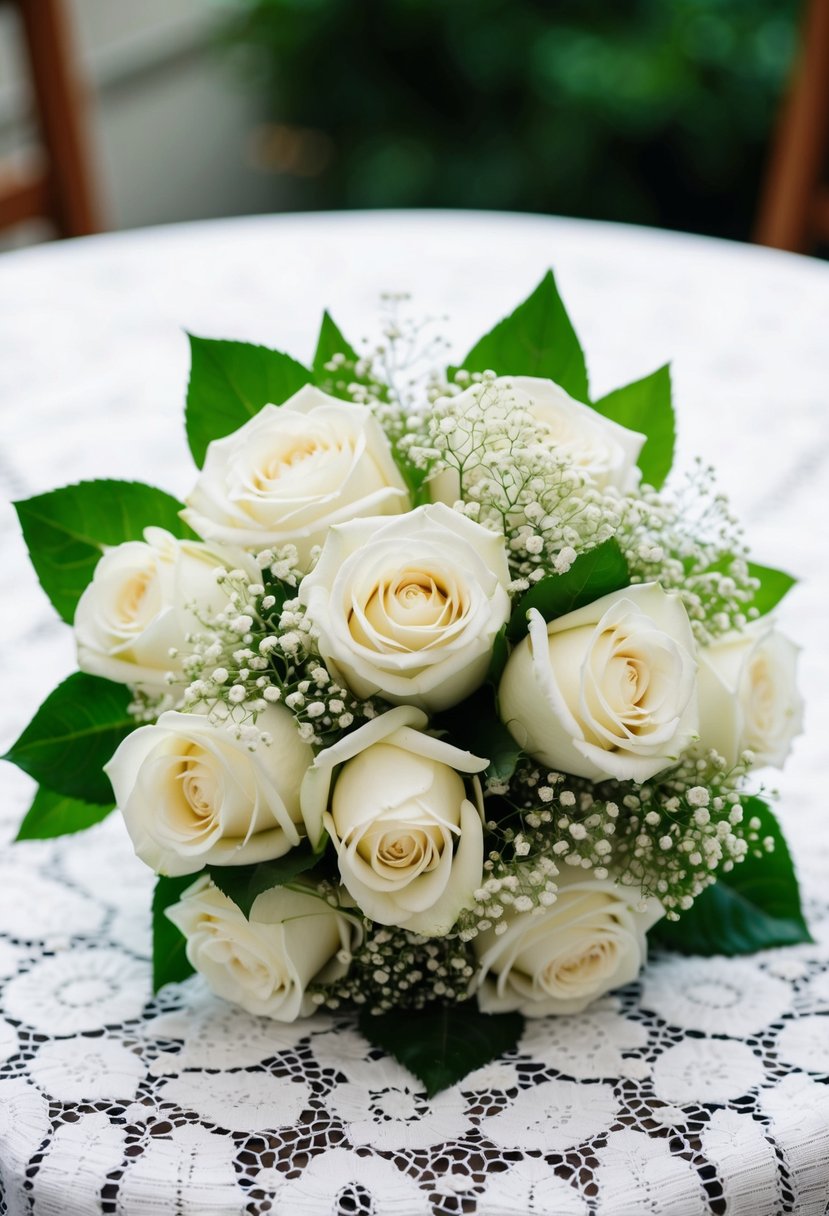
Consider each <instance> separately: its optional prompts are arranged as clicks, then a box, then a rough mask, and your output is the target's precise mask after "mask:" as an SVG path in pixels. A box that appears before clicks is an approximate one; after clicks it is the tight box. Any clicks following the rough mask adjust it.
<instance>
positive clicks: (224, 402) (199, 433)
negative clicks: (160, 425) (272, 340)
mask: <svg viewBox="0 0 829 1216" xmlns="http://www.w3.org/2000/svg"><path fill="white" fill-rule="evenodd" d="M188 337H189V339H190V358H191V363H190V383H189V384H188V386H187V406H186V410H185V422H186V426H187V441H188V443H189V444H190V451H191V452H192V453H193V459H194V460H195V462H196V464H197V465H198V466H199V468H201V466H202V464H203V463H204V456H205V452H206V451H207V445H208V443H210V441H211V440H213V439H221V438H223V436H225V435H229V434H231V432H232V431H237V430H238V429H239V427H240V426H243V425H244V423H246V422H247V421H248V419H250V418H253V416H254V415H255V414H258V413H259V411H260V410H261V409H262V407H263V405H281V404H282V402H283V401H287V400H288V398H289V397H292V396H293V395H294V393H295V392H297V391H298V390H299V389H301V388H302V386H303V385H304V384H308V382H309V381H310V379H311V373H310V372H309V370H308V368H307V367H303V366H302V364H301V363H297V361H296V359H292V358H291V356H290V355H285V354H283V353H282V352H281V351H278V350H271V349H270V348H269V347H267V346H255V345H253V344H252V343H250V342H225V341H222V340H217V339H213V338H197V337H196V336H195V335H194V334H189V335H188Z"/></svg>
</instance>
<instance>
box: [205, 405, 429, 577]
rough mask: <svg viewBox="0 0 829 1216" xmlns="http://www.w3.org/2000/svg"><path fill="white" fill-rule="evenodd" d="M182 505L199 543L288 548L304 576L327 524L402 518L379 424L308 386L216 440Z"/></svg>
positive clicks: (402, 504) (398, 480)
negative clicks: (292, 547)
mask: <svg viewBox="0 0 829 1216" xmlns="http://www.w3.org/2000/svg"><path fill="white" fill-rule="evenodd" d="M186 501H187V510H186V511H183V512H182V518H183V519H185V520H186V521H187V523H189V524H190V526H191V527H192V528H193V529H195V531H196V532H198V534H199V535H200V536H203V537H204V538H205V539H206V540H214V541H222V542H225V543H227V544H234V545H240V546H242V547H243V548H248V549H257V550H258V549H264V548H266V547H271V548H279V547H281V546H283V545H287V544H293V545H296V548H297V550H298V552H299V557H300V563H301V564H303V565H305V566H306V567H307V564H308V561H309V558H310V553H311V549H312V547H313V546H314V545H321V544H322V543H323V541H324V540H325V537H326V534H327V532H328V529H329V528H330V527H331V526H332V524H338V523H343V522H344V521H345V520H348V519H354V518H355V517H356V516H364V515H396V514H398V513H400V512H401V511H406V510H408V508H409V495H408V493H407V491H406V487H405V485H404V482H403V478H402V477H401V475H400V472H399V470H398V468H397V466H396V465H395V463H394V460H393V459H392V454H391V448H390V447H389V443H388V440H387V439H386V437H385V435H384V434H383V431H382V429H381V427H380V424H379V422H378V421H377V419H376V418H374V416H373V415H372V414H371V412H370V411H369V410H367V409H366V408H365V406H362V405H351V404H349V403H348V402H347V401H339V400H337V399H336V398H334V397H329V396H328V395H327V394H326V393H322V392H320V390H319V389H316V388H312V387H311V386H310V385H306V386H305V387H304V388H301V389H300V390H299V392H298V393H294V395H293V397H291V398H289V400H288V401H286V402H285V404H284V405H281V406H275V405H266V406H265V407H264V408H263V409H261V410H260V411H259V413H258V414H256V415H255V416H254V417H253V418H251V419H250V421H249V422H246V423H245V424H244V426H242V427H240V428H239V430H238V431H234V432H233V434H232V435H227V436H225V438H223V439H214V440H213V442H212V443H210V444H209V445H208V448H207V456H206V458H205V462H204V468H203V470H202V472H201V475H200V477H199V479H198V481H197V482H196V484H195V486H194V487H193V489H192V491H191V492H190V494H189V496H188V498H187V500H186Z"/></svg>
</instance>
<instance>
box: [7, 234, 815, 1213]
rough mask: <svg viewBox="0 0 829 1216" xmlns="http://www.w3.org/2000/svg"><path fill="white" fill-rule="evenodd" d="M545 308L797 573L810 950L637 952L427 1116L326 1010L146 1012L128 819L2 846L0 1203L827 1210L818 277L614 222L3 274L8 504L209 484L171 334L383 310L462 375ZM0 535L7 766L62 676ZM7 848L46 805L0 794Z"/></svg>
mask: <svg viewBox="0 0 829 1216" xmlns="http://www.w3.org/2000/svg"><path fill="white" fill-rule="evenodd" d="M550 265H551V266H553V267H554V268H555V270H556V273H557V276H558V279H559V283H560V286H561V289H562V292H563V294H564V296H565V299H566V301H567V303H568V306H569V307H570V309H571V312H572V315H573V317H574V320H575V322H576V325H577V328H578V330H579V332H580V334H581V337H582V340H583V343H584V345H585V348H586V351H587V354H588V360H589V365H590V368H591V372H592V378H593V386H594V390H595V391H596V392H597V393H601V392H604V391H607V390H609V389H610V388H612V387H615V386H616V385H618V384H621V383H624V382H626V381H627V380H630V379H633V378H635V377H637V376H638V375H641V374H644V373H646V372H648V371H650V370H652V369H653V368H654V367H656V366H658V365H659V364H661V363H663V362H665V361H667V360H669V359H670V360H673V367H674V374H675V384H676V403H677V407H678V410H679V427H680V452H681V459H682V460H683V461H685V462H687V460H688V458H689V457H690V456H691V455H693V454H695V453H700V454H701V455H703V456H704V457H707V458H709V459H711V460H713V461H715V462H716V463H717V465H718V466H719V470H720V474H721V481H722V484H723V486H724V487H725V488H726V489H727V490H728V491H729V492H730V493H731V495H732V498H733V501H734V504H735V506H736V507H737V508H738V510H739V511H740V513H741V514H742V516H743V518H744V519H745V522H746V525H747V528H748V535H749V539H750V541H751V543H752V546H753V548H754V552H755V554H756V556H757V558H758V560H760V561H766V562H768V563H770V564H775V563H776V564H779V565H782V566H785V567H787V568H788V569H790V570H791V571H792V572H793V573H795V574H796V575H798V576H800V577H801V578H802V579H803V580H804V581H803V582H802V583H801V584H800V585H799V586H798V587H797V588H796V589H795V591H794V592H793V593H792V594H791V596H790V597H789V599H788V601H787V602H786V604H785V605H784V607H783V609H782V611H781V613H780V618H781V621H782V623H783V625H784V627H785V628H786V629H787V630H788V631H789V632H790V633H791V634H792V635H793V636H794V637H795V638H796V639H797V640H798V642H800V643H801V644H802V645H803V647H804V648H805V654H804V661H803V664H802V684H803V689H804V692H805V694H806V697H807V702H808V713H807V730H806V734H805V736H804V737H803V738H802V739H801V740H799V741H798V743H797V745H796V748H795V751H794V754H793V756H792V758H791V761H790V764H789V767H788V768H787V770H786V773H785V774H784V775H783V776H782V777H781V778H777V777H776V775H771V778H770V781H771V783H772V784H774V785H777V786H778V787H779V788H780V791H781V794H780V799H779V804H778V805H779V807H780V813H781V818H782V820H783V822H784V825H785V828H786V830H787V832H788V834H789V837H790V839H791V841H792V844H793V847H794V851H795V856H796V858H797V861H798V865H799V869H800V874H801V879H802V882H803V885H804V890H805V894H806V897H807V911H808V913H809V917H810V921H811V925H812V929H813V932H814V936H815V944H814V945H804V946H800V947H796V948H794V949H790V950H785V951H770V952H767V953H765V954H762V955H757V956H755V957H752V958H746V959H739V960H724V959H715V960H704V961H701V960H693V959H680V958H676V957H670V956H664V957H661V958H655V959H654V960H653V961H652V963H651V965H650V966H649V968H648V970H647V972H646V973H645V975H644V977H643V979H642V981H641V983H639V984H634V985H631V986H630V987H629V988H627V989H625V990H624V991H623V992H621V993H619V994H617V995H616V996H614V997H611V998H609V999H607V1000H605V1001H603V1002H602V1003H601V1004H600V1005H598V1006H596V1007H594V1008H593V1009H592V1010H591V1011H590V1012H589V1013H588V1014H586V1015H583V1016H580V1017H575V1018H572V1019H558V1020H555V1019H549V1020H544V1021H538V1022H532V1023H530V1024H529V1025H528V1029H527V1032H526V1035H525V1037H524V1039H523V1041H522V1042H521V1044H520V1046H519V1049H518V1051H517V1052H516V1053H512V1054H510V1055H509V1056H507V1057H505V1058H504V1059H503V1060H501V1061H499V1062H496V1063H493V1064H491V1065H489V1066H488V1067H486V1068H484V1069H482V1070H480V1072H479V1073H478V1074H475V1075H474V1076H472V1077H470V1078H467V1080H466V1081H465V1082H464V1083H463V1084H462V1085H460V1086H457V1087H455V1088H454V1089H452V1090H449V1091H448V1092H446V1093H444V1094H441V1095H439V1096H438V1097H437V1098H436V1099H434V1100H433V1101H432V1102H427V1101H426V1100H425V1098H424V1097H423V1095H422V1094H421V1093H420V1092H419V1090H418V1086H417V1084H416V1083H415V1082H414V1080H413V1078H411V1077H410V1076H409V1075H408V1074H406V1073H405V1071H404V1070H403V1069H401V1068H400V1067H399V1066H398V1065H396V1064H395V1063H394V1062H393V1061H391V1060H390V1059H388V1058H386V1057H382V1056H381V1055H380V1053H377V1052H371V1051H370V1050H369V1048H368V1045H367V1044H366V1043H365V1042H364V1040H363V1039H362V1038H361V1037H360V1036H359V1034H358V1033H356V1032H355V1030H354V1029H353V1028H352V1024H351V1022H350V1020H349V1019H348V1018H347V1017H345V1018H343V1019H339V1020H333V1019H332V1018H330V1017H325V1016H319V1017H317V1018H316V1019H313V1020H312V1021H310V1022H308V1023H304V1024H301V1025H294V1026H281V1025H278V1024H274V1023H268V1022H265V1021H260V1020H257V1019H254V1018H251V1017H249V1016H248V1015H246V1014H244V1013H240V1012H236V1011H234V1010H232V1009H230V1008H229V1007H227V1006H225V1005H223V1004H222V1003H221V1002H219V1001H217V1000H215V999H213V998H211V997H210V996H209V995H208V994H207V993H206V992H205V991H204V989H203V988H202V987H201V985H200V983H199V982H198V981H196V980H193V981H190V982H188V983H187V984H186V985H183V986H181V987H170V988H168V989H166V990H164V992H163V993H162V994H161V995H160V996H159V998H157V999H156V1000H151V998H150V989H149V964H148V948H149V930H148V926H149V916H148V904H149V894H150V890H151V886H152V881H151V876H150V875H149V874H148V873H147V872H146V871H145V869H144V868H143V867H142V866H141V864H140V863H139V862H138V861H136V860H135V859H134V858H133V857H132V856H131V853H130V850H129V846H128V842H127V839H126V835H125V833H124V832H123V829H122V827H121V825H120V823H119V822H118V820H117V818H115V817H113V818H112V820H111V821H108V822H107V823H105V824H103V825H101V826H100V827H98V828H95V829H93V830H92V831H90V832H89V833H87V834H84V835H79V836H77V837H73V838H68V839H65V840H62V841H56V842H43V843H28V844H25V845H24V844H21V845H17V846H14V847H12V846H11V845H6V844H5V843H4V844H3V845H2V846H0V1192H2V1194H3V1198H2V1199H0V1214H5V1213H9V1214H11V1216H18V1214H23V1213H33V1214H34V1216H52V1214H54V1216H58V1214H61V1216H68V1214H69V1213H78V1214H79V1216H80V1214H84V1216H86V1214H89V1213H95V1212H109V1213H117V1214H118V1216H151V1214H156V1213H157V1214H159V1216H162V1214H163V1216H167V1214H168V1213H181V1214H182V1216H183V1214H185V1213H188V1214H193V1216H197V1214H198V1216H213V1214H215V1216H220V1214H221V1216H226V1214H227V1216H230V1214H231V1213H249V1214H257V1213H265V1212H271V1213H278V1214H281V1213H285V1214H287V1213H291V1214H293V1213H298V1214H304V1213H308V1214H311V1213H313V1214H320V1216H323V1214H326V1216H328V1214H332V1216H333V1214H339V1213H361V1214H363V1213H365V1214H368V1213H373V1214H374V1216H386V1214H394V1216H421V1214H424V1216H425V1214H427V1213H440V1214H441V1216H443V1214H447V1216H448V1214H450V1213H451V1214H454V1213H457V1214H460V1213H469V1214H470V1216H471V1214H472V1213H476V1214H477V1216H513V1214H514V1216H526V1214H528V1213H533V1214H535V1216H571V1214H572V1216H576V1214H578V1216H584V1214H586V1213H596V1214H601V1216H624V1214H630V1216H641V1214H642V1213H652V1214H654V1216H663V1214H665V1216H667V1214H671V1216H686V1214H687V1216H691V1214H694V1213H728V1216H776V1214H777V1213H783V1212H795V1213H797V1216H812V1214H814V1216H824V1213H825V1212H826V1211H827V1203H829V1084H827V1082H829V896H828V895H827V891H829V882H828V881H827V880H828V879H829V830H827V827H826V823H825V820H826V809H825V806H826V800H825V788H826V787H825V782H826V774H825V763H824V762H825V756H826V745H825V738H826V730H827V728H829V700H828V699H827V687H829V679H828V678H827V677H829V671H827V649H826V645H825V634H826V629H827V625H826V619H827V618H826V606H827V603H829V570H828V568H827V560H826V559H827V540H826V527H825V522H824V517H825V514H826V506H827V503H826V485H827V471H829V400H827V397H829V343H827V341H826V332H827V319H829V267H827V266H826V265H825V264H821V263H818V262H813V261H809V260H806V259H800V258H795V257H790V256H788V255H783V254H776V253H772V252H769V251H763V250H757V249H750V248H745V247H739V246H734V245H728V244H723V243H718V242H713V241H706V240H703V239H699V238H692V237H683V236H677V235H671V234H665V233H654V232H649V231H647V230H638V229H634V228H624V227H619V226H612V225H596V224H584V223H578V222H573V221H561V220H552V219H545V218H537V217H526V216H524V217H521V216H493V215H485V214H462V213H455V214H447V213H443V214H441V213H434V214H428V213H420V214H405V213H403V214H394V213H385V214H378V215H364V214H362V215H361V214H352V215H345V216H338V217H333V216H324V215H316V216H306V217H299V216H298V217H275V218H270V217H268V218H262V219H256V220H244V221H230V222H219V223H214V224H204V225H192V226H186V227H180V228H172V229H158V230H155V231H147V232H141V233H135V234H131V235H125V236H113V237H104V238H99V239H95V240H91V241H80V242H74V243H67V244H64V245H59V246H58V245H53V246H48V247H46V246H45V247H41V248H37V249H34V250H29V251H25V252H21V253H16V254H10V255H6V256H5V257H4V258H3V259H2V260H0V403H2V447H0V489H2V491H3V492H4V495H7V496H8V497H15V498H19V497H27V496H28V495H30V494H32V493H38V492H42V491H45V490H48V489H50V488H53V487H55V486H58V485H61V484H64V483H66V482H70V481H75V480H79V479H81V478H87V477H95V476H98V477H101V476H103V477H125V478H138V479H143V480H147V481H152V482H154V483H156V484H158V485H161V486H163V487H164V488H166V489H168V490H171V491H172V492H174V493H179V494H181V493H183V492H185V491H186V490H187V488H188V486H189V483H190V481H191V479H192V476H193V471H192V467H191V465H190V462H189V457H188V455H187V451H186V445H185V442H184V438H183V429H182V425H181V414H182V404H183V397H184V390H185V385H186V375H187V347H186V342H185V340H184V338H183V336H182V332H181V331H182V329H189V330H192V331H194V332H196V333H199V334H204V335H208V336H215V337H237V338H243V339H249V340H253V341H260V342H265V343H269V344H272V345H277V346H280V347H283V348H287V349H288V350H289V351H290V352H291V353H293V354H295V355H296V356H298V357H300V358H302V357H305V358H308V357H309V356H310V353H311V351H312V348H313V343H314V339H315V336H316V325H317V322H318V319H319V314H320V312H321V309H322V307H323V306H326V305H327V306H329V307H330V308H331V309H332V311H333V313H334V316H335V317H336V318H337V319H338V320H339V321H340V324H341V325H342V327H343V328H344V329H345V331H346V333H347V334H349V335H352V337H356V338H360V337H361V336H362V335H363V334H365V333H370V332H371V327H372V324H373V322H374V319H375V316H376V300H377V296H378V294H379V292H380V291H382V290H408V291H411V292H413V294H414V301H413V310H414V311H415V312H417V313H421V314H422V313H440V314H443V313H448V314H449V315H450V317H451V322H450V323H449V324H448V325H447V327H446V328H447V332H448V333H449V335H450V336H451V337H452V338H453V340H455V342H456V353H458V354H461V353H463V350H464V349H465V348H466V346H467V345H468V344H469V342H470V341H471V340H472V339H474V338H475V337H477V336H478V335H479V334H480V333H481V332H482V331H483V329H485V328H487V327H488V326H489V325H490V324H491V323H492V322H494V321H495V320H496V319H497V318H499V317H500V316H501V315H503V313H504V312H506V311H508V310H509V309H510V308H511V307H512V306H513V304H514V303H517V302H518V300H519V299H521V298H522V297H523V296H524V295H526V294H527V292H528V291H529V290H530V289H531V288H532V287H533V286H534V285H535V283H536V282H537V280H538V279H539V278H540V276H541V274H542V272H543V271H544V269H546V267H547V266H550ZM1 509H2V515H0V556H2V560H0V614H2V617H1V618H0V626H1V627H0V639H1V640H2V642H1V644H2V672H3V686H4V691H5V693H6V695H5V697H4V698H3V704H2V709H0V746H5V745H8V743H10V742H11V741H12V739H13V738H14V737H15V735H16V733H17V732H18V731H19V729H20V728H21V727H22V725H24V724H25V722H26V721H27V720H28V718H29V716H30V714H31V713H32V712H33V711H34V709H35V708H36V706H37V704H38V703H39V702H40V700H42V698H43V697H44V696H45V694H46V693H47V692H48V691H50V689H51V688H52V686H53V685H54V684H55V683H56V682H57V681H58V679H60V678H62V677H63V676H64V675H66V674H67V673H68V672H69V671H70V670H71V669H72V666H73V663H72V653H71V641H70V634H69V630H68V629H67V628H66V627H65V626H63V625H61V624H60V622H59V621H58V620H57V618H56V617H55V615H54V613H53V611H52V610H51V608H50V607H49V605H48V602H47V601H46V599H45V597H44V596H43V595H42V593H41V592H40V590H39V588H38V587H37V584H36V580H35V577H34V575H33V573H32V572H31V571H30V570H29V569H28V567H27V562H26V558H25V553H24V549H23V545H22V541H21V540H20V538H19V535H18V532H17V528H16V523H15V520H14V516H13V512H12V510H11V508H10V507H9V506H8V504H7V503H3V505H2V508H1ZM0 781H2V800H0V840H2V841H4V842H5V841H7V840H10V839H11V837H12V835H13V832H14V825H15V822H16V821H17V819H18V818H19V817H20V815H21V814H22V812H23V811H24V809H25V807H26V805H27V802H28V799H29V797H30V793H31V783H30V782H29V781H28V779H26V778H25V777H24V776H23V775H22V774H20V773H18V772H17V771H16V770H13V769H12V768H11V767H9V766H4V767H3V769H2V773H0Z"/></svg>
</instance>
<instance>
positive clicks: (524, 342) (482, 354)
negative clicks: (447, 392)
mask: <svg viewBox="0 0 829 1216" xmlns="http://www.w3.org/2000/svg"><path fill="white" fill-rule="evenodd" d="M459 366H460V367H463V368H466V370H467V371H470V372H484V371H487V370H489V369H492V371H495V372H497V373H498V375H500V376H541V377H544V378H546V379H549V380H555V382H556V383H557V384H560V385H561V387H562V388H563V389H564V390H565V391H566V392H568V393H570V395H571V396H572V397H575V398H576V399H577V400H579V401H589V400H590V398H589V394H588V387H587V367H586V365H585V362H584V352H583V351H582V348H581V344H580V343H579V340H578V338H577V336H576V331H575V330H574V329H573V325H572V322H571V321H570V318H569V317H568V315H567V310H566V309H565V307H564V304H563V302H562V299H561V296H560V295H559V294H558V288H557V287H556V281H555V278H554V276H553V272H552V271H551V270H548V271H547V273H546V274H545V276H544V278H543V279H542V280H541V282H540V283H539V285H538V287H536V289H535V291H534V292H533V293H532V295H531V296H529V298H528V299H526V300H525V301H524V303H523V304H519V305H518V307H517V308H516V310H515V312H513V313H511V314H510V315H509V316H508V317H505V318H504V320H503V321H499V322H498V324H497V325H496V326H495V328H494V329H491V330H490V331H489V333H488V334H486V335H485V336H484V337H483V338H481V340H480V342H476V343H475V345H474V346H473V347H472V349H471V351H470V352H469V354H468V355H467V356H466V358H465V359H463V360H461V363H460V365H459Z"/></svg>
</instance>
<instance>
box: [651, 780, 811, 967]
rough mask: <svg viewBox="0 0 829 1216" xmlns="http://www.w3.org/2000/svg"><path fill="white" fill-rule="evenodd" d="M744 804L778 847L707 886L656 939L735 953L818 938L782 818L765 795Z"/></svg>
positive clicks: (689, 948)
mask: <svg viewBox="0 0 829 1216" xmlns="http://www.w3.org/2000/svg"><path fill="white" fill-rule="evenodd" d="M743 808H744V812H745V818H746V820H749V819H751V818H752V817H753V816H756V817H757V818H758V819H759V820H760V829H759V832H758V836H759V838H760V840H764V839H765V838H766V837H767V836H770V837H772V839H773V840H774V852H772V853H764V854H763V855H762V856H761V857H755V856H753V855H752V854H749V856H748V857H747V858H746V859H745V861H742V862H740V863H739V864H738V865H736V866H735V867H734V869H733V870H732V871H731V872H730V873H728V874H723V875H722V876H721V877H720V878H719V879H718V880H717V882H716V883H715V884H714V885H713V886H712V887H708V888H707V890H705V891H703V893H702V895H700V896H699V898H698V899H696V900H694V903H693V905H692V907H690V908H689V909H688V911H687V912H683V913H682V916H681V917H680V919H679V920H678V921H666V920H662V921H659V922H658V924H657V925H655V926H654V929H653V930H651V937H652V939H654V940H655V941H658V942H659V943H660V944H662V945H664V946H668V947H669V948H670V949H672V950H678V951H679V952H680V954H702V955H711V954H725V955H729V956H730V955H735V954H753V953H754V952H755V951H756V950H768V949H771V948H772V947H774V946H795V945H797V944H798V943H800V942H810V941H812V937H811V935H810V933H809V929H808V926H807V924H806V921H805V919H804V917H803V911H802V909H801V906H800V891H799V889H798V884H797V876H796V874H795V870H794V865H793V864H792V859H791V856H790V854H789V850H788V847H787V845H786V841H785V839H784V837H783V833H782V832H781V831H780V827H779V825H778V823H777V820H776V819H775V817H774V815H773V814H772V812H771V810H770V809H769V807H768V806H767V805H766V803H765V802H763V801H762V800H761V799H760V798H746V799H745V800H744V801H743Z"/></svg>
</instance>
